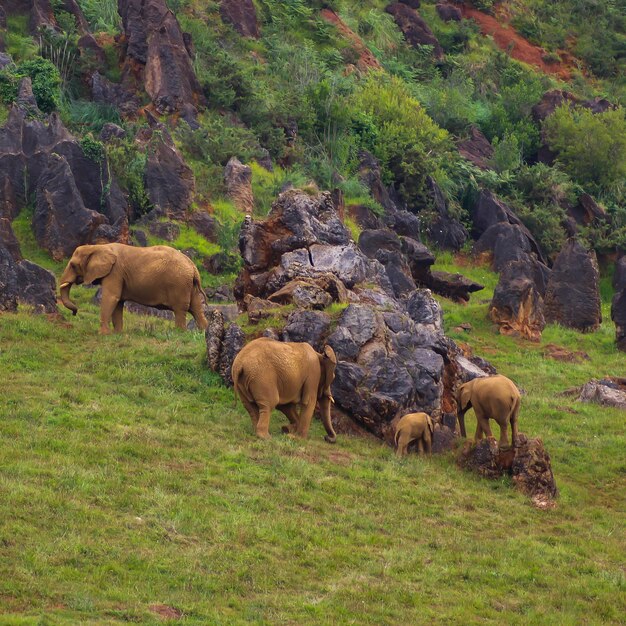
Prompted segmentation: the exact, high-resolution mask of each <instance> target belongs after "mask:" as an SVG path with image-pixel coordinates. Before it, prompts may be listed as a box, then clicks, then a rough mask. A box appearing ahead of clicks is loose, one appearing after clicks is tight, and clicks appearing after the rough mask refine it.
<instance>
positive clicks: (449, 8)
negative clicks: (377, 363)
mask: <svg viewBox="0 0 626 626" xmlns="http://www.w3.org/2000/svg"><path fill="white" fill-rule="evenodd" d="M436 8H437V15H439V17H440V18H441V19H442V20H443V21H444V22H451V21H454V22H460V21H461V19H462V18H463V13H461V9H459V7H456V6H454V5H453V4H450V3H449V2H438V3H437V7H436Z"/></svg>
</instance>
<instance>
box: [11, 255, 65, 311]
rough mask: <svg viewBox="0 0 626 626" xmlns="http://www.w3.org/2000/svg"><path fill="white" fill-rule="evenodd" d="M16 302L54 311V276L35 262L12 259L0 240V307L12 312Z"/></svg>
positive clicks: (34, 308) (15, 307) (40, 309)
mask: <svg viewBox="0 0 626 626" xmlns="http://www.w3.org/2000/svg"><path fill="white" fill-rule="evenodd" d="M18 303H19V304H25V305H27V306H28V307H30V308H31V310H33V311H34V312H35V313H57V312H58V311H57V305H56V279H55V277H54V274H52V272H49V271H48V270H46V269H44V268H43V267H40V266H39V265H36V264H35V263H31V262H30V261H26V260H16V259H15V258H14V257H13V255H12V254H11V252H10V251H9V250H8V249H7V248H6V247H4V246H3V245H2V244H1V243H0V311H9V312H15V311H16V310H17V306H18Z"/></svg>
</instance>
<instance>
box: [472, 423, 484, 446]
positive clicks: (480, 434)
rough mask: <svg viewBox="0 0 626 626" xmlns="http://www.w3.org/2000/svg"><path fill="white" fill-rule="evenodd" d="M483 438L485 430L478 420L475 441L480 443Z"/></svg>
mask: <svg viewBox="0 0 626 626" xmlns="http://www.w3.org/2000/svg"><path fill="white" fill-rule="evenodd" d="M482 438H483V429H482V428H481V426H480V420H476V434H475V435H474V441H480V440H481V439H482Z"/></svg>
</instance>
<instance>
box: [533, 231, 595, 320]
mask: <svg viewBox="0 0 626 626" xmlns="http://www.w3.org/2000/svg"><path fill="white" fill-rule="evenodd" d="M599 279H600V272H599V270H598V262H597V260H596V256H595V253H594V252H593V251H592V252H590V251H588V250H586V249H585V248H584V247H583V246H582V244H581V243H580V242H579V241H577V240H575V239H570V240H568V241H567V242H566V244H565V245H564V246H563V249H562V250H561V252H560V253H559V255H558V257H557V258H556V260H555V262H554V266H553V268H552V274H551V275H550V280H549V281H548V286H547V289H546V296H545V315H546V320H547V321H548V322H556V323H558V324H561V325H562V326H566V327H567V328H574V329H576V330H580V331H582V332H592V331H594V330H596V329H597V328H598V327H599V326H600V323H601V322H602V311H601V306H600V292H599Z"/></svg>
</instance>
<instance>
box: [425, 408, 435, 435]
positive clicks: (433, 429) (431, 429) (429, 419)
mask: <svg viewBox="0 0 626 626" xmlns="http://www.w3.org/2000/svg"><path fill="white" fill-rule="evenodd" d="M426 422H427V423H428V430H430V434H431V435H432V434H433V433H434V432H435V427H434V426H433V420H432V419H431V417H430V415H428V413H426Z"/></svg>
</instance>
